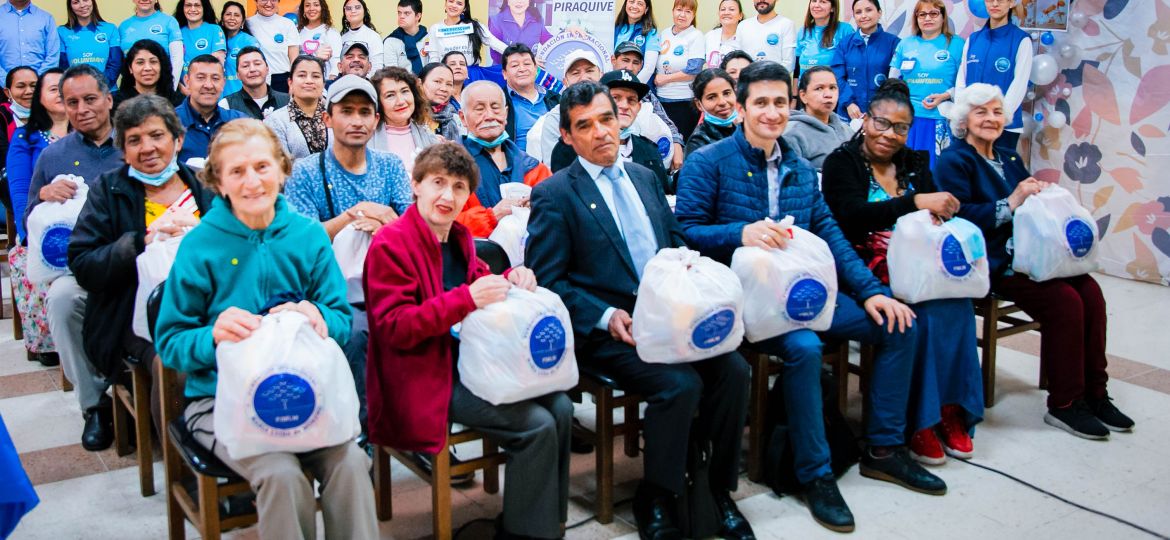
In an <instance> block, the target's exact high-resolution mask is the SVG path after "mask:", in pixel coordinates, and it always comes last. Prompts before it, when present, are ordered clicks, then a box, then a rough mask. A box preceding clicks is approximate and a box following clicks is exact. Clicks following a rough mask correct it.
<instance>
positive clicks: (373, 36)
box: [341, 0, 385, 73]
mask: <svg viewBox="0 0 1170 540" xmlns="http://www.w3.org/2000/svg"><path fill="white" fill-rule="evenodd" d="M341 9H342V11H344V12H345V24H343V25H342V26H343V28H344V29H345V31H344V32H342V33H341V45H342V46H341V48H342V49H346V48H348V47H349V44H350V43H361V44H363V45H365V46H366V50H367V51H370V72H371V73H372V72H375V71H378V70H379V69H382V66H383V65H385V63H384V61H383V60H384V57H383V49H382V36H381V35H379V34H378V29H377V28H375V27H374V23H372V22H370V9H369V8H368V7H366V0H345V3H344V4H342V5H341Z"/></svg>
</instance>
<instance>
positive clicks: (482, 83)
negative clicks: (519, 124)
mask: <svg viewBox="0 0 1170 540" xmlns="http://www.w3.org/2000/svg"><path fill="white" fill-rule="evenodd" d="M480 87H491V88H495V89H496V91H497V92H499V93H500V101H501V102H503V103H507V102H508V99H507V94H504V89H503V88H500V85H498V84H496V83H494V82H492V81H489V80H487V79H480V80H478V81H474V82H472V83H471V84H469V85H467V86H464V87H463V93H461V94H459V108H460V109H466V108H467V99H468V98H467V96H468V94H470V93H471V92H473V91H474V90H475V89H477V88H480Z"/></svg>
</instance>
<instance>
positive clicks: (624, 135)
mask: <svg viewBox="0 0 1170 540" xmlns="http://www.w3.org/2000/svg"><path fill="white" fill-rule="evenodd" d="M633 134H634V126H630V127H628V128H625V129H622V131H621V133H619V134H618V139H621V140H623V141H625V140H628V139H629V138H630V135H633Z"/></svg>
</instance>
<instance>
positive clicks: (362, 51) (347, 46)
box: [337, 41, 373, 77]
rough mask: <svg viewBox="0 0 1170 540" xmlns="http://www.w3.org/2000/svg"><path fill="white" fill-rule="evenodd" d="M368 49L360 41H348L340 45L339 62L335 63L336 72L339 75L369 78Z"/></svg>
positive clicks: (371, 65) (370, 66) (371, 66)
mask: <svg viewBox="0 0 1170 540" xmlns="http://www.w3.org/2000/svg"><path fill="white" fill-rule="evenodd" d="M371 68H373V64H372V63H370V48H369V47H368V46H366V44H365V43H363V42H361V41H350V42H346V43H342V44H341V60H340V61H338V63H337V72H338V73H340V74H341V75H357V76H359V77H369V76H370V69H371Z"/></svg>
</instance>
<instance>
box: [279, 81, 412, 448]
mask: <svg viewBox="0 0 1170 540" xmlns="http://www.w3.org/2000/svg"><path fill="white" fill-rule="evenodd" d="M326 106H327V109H326V111H325V115H324V119H325V126H326V127H327V128H329V129H331V130H332V131H333V137H332V144H330V145H329V147H328V148H326V149H325V151H324V152H319V153H316V154H310V155H308V156H305V157H303V158H301V159H298V160H297V161H296V163H295V164H294V165H293V172H292V176H290V177H289V179H288V184H286V185H285V187H284V196H285V198H287V200H288V204H289V205H290V206H292V207H293V208H294V209H296V211H297V212H300V213H301V214H302V215H305V216H308V217H311V218H314V219H317V220H318V221H321V223H322V225H324V226H325V232H326V233H328V234H329V238H333V237H334V236H336V235H337V233H338V232H340V231H341V230H342V229H343V228H345V227H347V226H350V225H352V226H353V228H354V229H356V230H357V231H359V232H364V233H368V234H371V235H372V234H374V233H375V232H377V230H378V229H380V228H381V227H382V226H383V225H386V224H387V223H390V222H392V221H394V220H395V219H398V216H399V215H401V214H402V213H403V212H405V211H406V208H407V207H409V206H410V205H411V203H412V202H413V196H412V194H411V191H410V178H409V175H408V173H407V171H406V168H405V167H404V166H403V165H402V160H400V159H398V156H395V155H394V154H391V153H388V152H379V151H377V150H371V149H369V148H367V147H366V144H367V143H369V142H370V139H371V138H373V136H374V130H375V129H376V128H377V125H378V93H377V92H376V91H375V90H374V86H373V85H372V84H370V81H367V80H365V79H364V78H362V77H359V76H357V75H342V76H340V77H338V78H337V80H336V81H334V82H333V85H332V86H330V87H329V95H328V96H327V101H326ZM360 291H361V289H360V287H358V288H357V289H356V290H355V289H352V288H351V289H350V291H349V295H348V297H349V301H350V302H351V303H352V304H354V328H353V332H352V334H351V335H350V339H349V343H347V344H346V346H345V348H344V350H345V356H346V359H347V360H349V364H350V365H349V367H350V369H351V370H352V371H353V376H354V383H355V385H356V386H357V391H358V398H359V403H361V419H362V431H363V433H364V432H365V426H366V422H365V419H366V406H365V403H366V384H365V374H366V339H367V336H368V328H369V326H368V325H367V324H366V316H365V309H364V299H363V298H362V297H361V292H360Z"/></svg>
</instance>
